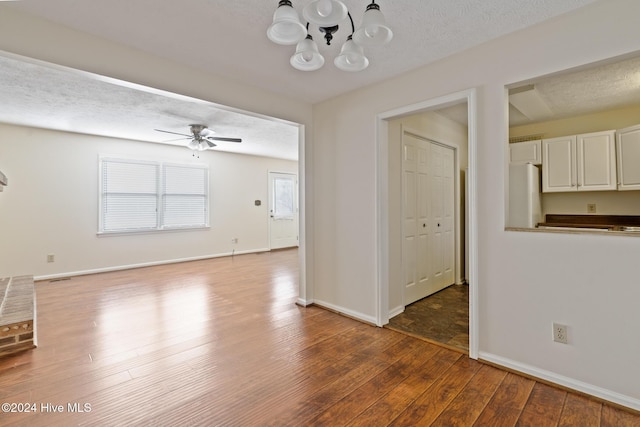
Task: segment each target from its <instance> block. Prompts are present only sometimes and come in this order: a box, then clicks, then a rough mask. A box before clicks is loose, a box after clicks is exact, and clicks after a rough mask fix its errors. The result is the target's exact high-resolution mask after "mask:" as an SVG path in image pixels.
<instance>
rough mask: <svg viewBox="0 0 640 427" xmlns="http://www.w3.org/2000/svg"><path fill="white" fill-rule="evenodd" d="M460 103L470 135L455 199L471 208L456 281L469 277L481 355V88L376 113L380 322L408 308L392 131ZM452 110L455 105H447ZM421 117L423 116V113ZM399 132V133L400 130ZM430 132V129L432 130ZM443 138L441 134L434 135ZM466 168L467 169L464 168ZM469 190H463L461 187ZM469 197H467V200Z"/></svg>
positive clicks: (473, 329)
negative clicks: (404, 122) (478, 97)
mask: <svg viewBox="0 0 640 427" xmlns="http://www.w3.org/2000/svg"><path fill="white" fill-rule="evenodd" d="M449 109H454V110H455V109H457V110H458V112H459V113H460V112H461V113H462V114H461V115H462V116H463V119H464V120H465V122H466V127H465V132H464V135H465V138H466V141H467V147H466V148H465V150H460V151H459V156H458V157H459V161H460V169H459V171H460V173H459V174H458V176H459V179H458V185H461V184H464V183H465V178H467V179H468V181H467V186H466V187H465V186H462V187H464V188H461V189H460V191H459V194H464V195H465V197H464V198H463V197H461V198H460V200H456V206H457V207H459V208H460V209H463V210H464V207H465V205H466V206H467V209H466V211H465V215H464V216H460V217H459V218H464V220H460V221H457V222H456V224H455V225H454V227H456V228H457V230H456V234H457V236H458V238H457V239H456V245H458V246H457V247H458V248H459V250H457V251H456V256H455V266H456V273H455V281H456V283H463V282H467V283H468V284H469V287H468V291H469V292H468V310H469V315H468V318H469V320H468V328H469V339H468V344H469V345H468V347H469V357H471V358H473V359H477V358H478V314H477V309H476V307H477V304H478V301H477V299H478V297H477V288H478V283H477V280H476V278H477V219H476V185H477V178H476V166H475V165H476V157H477V154H476V145H477V144H476V110H477V106H476V91H475V89H469V90H465V91H461V92H457V93H454V94H450V95H446V96H442V97H439V98H435V99H432V100H428V101H424V102H421V103H418V104H414V105H409V106H406V107H401V108H398V109H395V110H392V111H387V112H385V113H381V114H379V115H378V116H377V119H378V120H377V149H378V152H377V154H378V158H377V160H378V161H377V177H378V192H377V197H378V200H377V210H378V213H377V217H378V242H379V245H378V251H377V255H378V261H379V269H378V293H377V303H378V307H377V313H378V316H377V319H376V321H377V322H378V324H379V326H383V325H386V324H388V323H389V319H390V318H391V317H393V316H395V315H397V314H400V313H402V312H403V311H404V309H405V300H404V286H402V285H403V277H402V258H401V255H400V253H401V248H402V226H401V223H402V221H401V212H400V211H401V209H400V206H401V200H400V196H399V194H400V193H401V185H400V180H401V173H400V170H401V166H400V165H401V150H400V149H399V148H398V145H395V144H394V142H393V141H391V140H390V134H392V133H393V132H391V130H392V128H393V126H398V129H399V128H400V125H397V124H395V123H394V121H395V120H396V119H402V118H408V117H410V116H418V115H420V114H421V113H425V112H437V111H439V112H444V110H449ZM447 112H450V111H447ZM418 120H419V119H418ZM395 134H397V135H400V134H401V133H400V131H398V132H396V133H395ZM428 136H429V135H428ZM430 139H433V140H436V141H437V140H438V139H439V138H430ZM464 170H466V174H465V172H464ZM462 190H464V191H462ZM465 202H466V203H465Z"/></svg>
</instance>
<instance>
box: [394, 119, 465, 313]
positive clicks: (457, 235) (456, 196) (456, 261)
mask: <svg viewBox="0 0 640 427" xmlns="http://www.w3.org/2000/svg"><path fill="white" fill-rule="evenodd" d="M400 128H401V132H402V137H401V138H402V140H401V145H402V146H404V136H405V135H406V134H409V135H413V136H414V137H416V138H420V139H422V140H424V141H427V142H429V143H432V144H436V145H440V146H442V147H446V148H449V149H451V150H453V169H454V174H453V179H454V182H453V200H454V203H453V233H454V236H453V243H454V247H453V253H454V258H453V269H454V271H453V283H454V284H461V277H462V247H463V245H464V242H463V241H462V240H461V238H462V236H461V232H462V230H461V227H460V158H459V156H460V154H459V152H458V146H457V145H454V144H450V143H448V142H442V141H439V140H436V139H433V138H430V137H428V136H425V135H423V134H422V133H420V132H419V131H417V130H415V129H412V128H411V127H408V126H405V125H402V126H401V127H400ZM404 190H405V188H404V180H402V192H403V193H402V194H403V195H404ZM403 197H404V196H403ZM465 197H466V196H465ZM401 211H402V215H401V218H400V220H401V221H403V220H404V206H403V207H402V208H401ZM404 256H405V254H404V245H403V246H402V254H401V258H402V262H403V263H402V266H403V267H402V272H403V273H405V271H404ZM402 289H403V290H402V305H403V306H404V307H406V306H407V299H406V287H405V286H403V288H402Z"/></svg>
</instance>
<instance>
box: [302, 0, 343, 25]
mask: <svg viewBox="0 0 640 427" xmlns="http://www.w3.org/2000/svg"><path fill="white" fill-rule="evenodd" d="M348 13H349V10H348V9H347V6H345V4H344V3H342V2H341V1H338V0H314V1H312V2H311V3H309V4H308V5H307V6H306V7H305V8H304V9H302V16H303V17H304V19H306V20H307V21H308V22H310V23H312V24H314V25H317V26H319V27H333V26H334V25H338V24H339V23H340V22H342V21H344V20H345V19H347V14H348Z"/></svg>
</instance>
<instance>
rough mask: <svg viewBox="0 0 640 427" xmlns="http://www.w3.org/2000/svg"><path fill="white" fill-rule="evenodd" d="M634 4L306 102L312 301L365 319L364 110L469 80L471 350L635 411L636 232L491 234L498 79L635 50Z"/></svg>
mask: <svg viewBox="0 0 640 427" xmlns="http://www.w3.org/2000/svg"><path fill="white" fill-rule="evenodd" d="M639 13H640V4H639V3H638V2H637V1H636V0H611V1H601V2H597V3H595V4H592V5H590V6H587V7H585V8H583V9H580V10H578V11H576V12H574V13H571V14H569V15H565V16H562V17H559V18H557V19H553V20H550V21H548V22H545V23H542V24H540V25H537V26H535V27H533V28H530V29H527V30H524V31H520V32H518V33H514V34H512V35H510V36H508V37H503V38H500V39H497V40H495V41H493V42H490V43H486V44H484V45H481V46H478V47H476V48H473V49H470V50H468V51H466V52H463V53H461V54H458V55H454V56H451V57H449V58H447V59H445V60H442V61H439V62H438V63H435V64H433V65H431V66H427V67H424V68H421V69H419V70H416V71H413V72H409V73H407V74H405V75H403V76H400V77H398V78H395V79H392V80H389V81H385V82H383V83H381V84H378V85H375V86H372V87H369V88H366V89H363V90H359V91H355V92H353V93H350V94H348V95H345V96H342V97H339V98H336V99H332V100H329V101H327V102H324V103H321V104H319V105H316V106H314V121H315V124H316V128H315V132H314V141H315V147H314V150H315V153H314V154H315V155H314V157H313V167H314V170H315V172H316V176H315V179H314V182H315V186H314V195H315V197H314V202H315V203H314V205H315V218H316V221H315V223H314V224H315V227H314V232H315V235H316V236H318V239H317V241H316V246H315V251H316V256H315V272H316V273H315V283H316V286H315V296H316V298H317V299H318V300H320V301H322V302H325V303H328V304H330V305H331V306H332V307H333V308H340V307H342V309H343V311H344V312H346V313H350V314H352V315H354V314H358V315H359V316H360V317H361V318H362V319H365V320H370V319H372V318H375V317H376V314H377V313H376V310H377V306H376V294H377V289H376V280H377V271H378V267H379V264H378V263H377V259H376V255H377V250H376V249H377V246H376V245H377V244H378V243H379V242H377V240H376V236H377V235H378V234H377V227H378V224H377V223H376V221H377V219H376V192H377V188H376V152H375V150H376V144H375V141H376V133H375V132H376V127H375V117H376V115H377V114H381V113H385V112H387V111H391V110H393V109H397V108H400V107H403V106H407V105H412V104H415V103H419V102H422V101H425V100H429V99H433V98H436V97H439V96H444V95H447V94H450V93H454V92H459V91H462V90H466V89H469V88H474V87H475V88H477V101H478V126H477V137H478V146H477V153H478V159H477V161H478V164H477V172H478V182H477V188H478V194H477V196H478V210H477V217H478V240H479V241H478V244H479V253H478V280H477V284H476V285H477V288H478V292H479V306H478V307H476V308H477V310H478V311H479V325H477V326H478V327H479V350H480V357H481V358H483V359H486V360H490V361H493V362H497V363H500V364H503V365H506V366H509V367H511V368H514V369H519V370H521V371H524V372H527V373H530V374H533V375H537V376H540V377H545V378H547V379H549V380H552V381H556V382H558V383H562V384H564V385H567V386H570V387H574V388H577V389H581V390H583V391H586V392H589V393H592V394H595V395H599V396H600V397H604V398H608V399H611V400H614V401H617V402H619V403H622V404H626V405H628V406H632V407H635V408H636V409H640V386H639V385H638V384H639V382H638V381H636V379H637V378H640V364H638V363H637V357H638V354H640V340H638V339H636V337H637V336H638V335H637V325H640V310H637V305H638V301H640V286H638V279H637V277H638V274H637V268H636V266H635V263H636V262H637V254H638V250H639V248H640V246H639V245H640V239H638V238H634V237H616V236H596V235H564V234H551V233H549V234H547V233H524V232H507V231H505V230H504V225H505V219H504V213H505V180H506V148H507V144H506V141H507V136H508V129H507V122H506V108H505V105H506V97H505V91H504V86H505V85H507V84H511V83H514V82H518V81H523V80H526V79H529V78H533V77H535V76H539V75H546V74H549V73H552V72H557V71H560V70H563V69H567V68H570V67H575V66H579V65H583V64H587V63H590V62H594V61H598V60H602V59H605V58H608V57H613V56H616V55H622V54H627V53H629V52H632V51H635V50H639V49H640V27H639V26H638V25H637V16H638V14H639ZM380 226H381V227H384V226H386V224H381V225H380ZM320 236H321V237H320ZM552 322H561V323H564V324H566V325H568V326H569V344H568V345H562V344H557V343H554V342H552V339H551V325H552Z"/></svg>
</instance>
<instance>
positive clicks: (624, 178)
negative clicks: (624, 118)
mask: <svg viewBox="0 0 640 427" xmlns="http://www.w3.org/2000/svg"><path fill="white" fill-rule="evenodd" d="M616 143H617V153H618V163H617V164H618V190H640V126H633V127H630V128H626V129H620V130H619V131H618V132H617V141H616Z"/></svg>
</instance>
